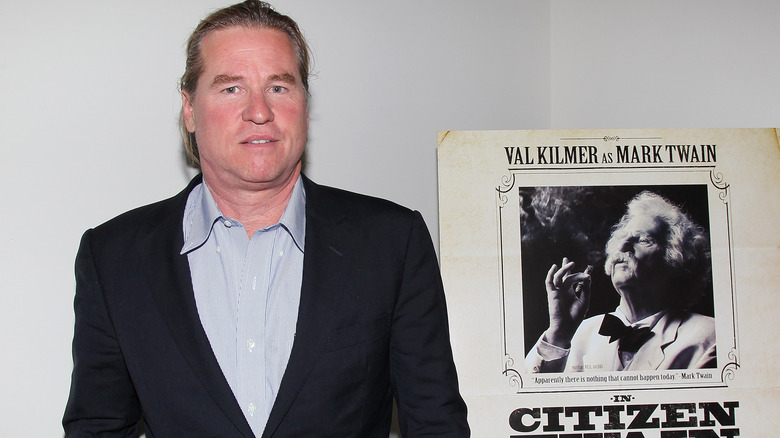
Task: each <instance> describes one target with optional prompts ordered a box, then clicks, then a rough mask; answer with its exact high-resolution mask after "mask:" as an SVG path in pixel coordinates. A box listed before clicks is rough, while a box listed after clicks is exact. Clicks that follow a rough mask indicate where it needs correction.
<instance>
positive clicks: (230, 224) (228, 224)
mask: <svg viewBox="0 0 780 438" xmlns="http://www.w3.org/2000/svg"><path fill="white" fill-rule="evenodd" d="M224 224H225V226H226V227H228V228H230V227H232V226H233V222H230V221H227V220H226V221H225V222H224Z"/></svg>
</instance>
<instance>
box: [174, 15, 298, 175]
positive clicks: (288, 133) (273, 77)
mask: <svg viewBox="0 0 780 438" xmlns="http://www.w3.org/2000/svg"><path fill="white" fill-rule="evenodd" d="M201 57H202V59H203V63H204V68H203V73H202V74H201V76H200V78H198V82H197V86H196V93H195V95H193V96H190V95H188V94H187V93H186V92H184V93H182V111H183V114H184V121H185V126H186V127H187V130H188V131H189V132H194V133H195V137H196V140H197V143H198V150H199V153H200V163H201V169H202V171H203V176H204V178H205V179H206V181H207V183H208V184H209V186H210V187H211V188H212V189H217V190H225V189H228V190H229V189H237V188H243V189H246V188H249V189H252V190H257V189H265V188H274V187H282V186H284V185H285V184H288V183H289V182H290V181H291V180H292V179H294V178H297V176H298V173H299V172H300V161H301V155H302V154H303V149H304V146H305V145H306V138H307V132H308V125H309V114H308V107H307V102H306V90H305V89H304V87H303V82H302V81H301V77H300V74H299V73H298V67H297V63H296V56H295V50H294V48H293V44H292V42H291V41H290V39H289V37H288V36H287V35H286V34H285V33H283V32H281V31H278V30H275V29H268V28H246V27H238V26H236V27H230V28H227V29H221V30H216V31H213V32H211V33H210V34H208V35H207V36H206V37H205V38H204V39H203V41H202V43H201Z"/></svg>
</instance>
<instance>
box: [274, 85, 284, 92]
mask: <svg viewBox="0 0 780 438" xmlns="http://www.w3.org/2000/svg"><path fill="white" fill-rule="evenodd" d="M284 90H285V88H284V87H282V86H281V85H274V86H273V87H271V93H282V92H284Z"/></svg>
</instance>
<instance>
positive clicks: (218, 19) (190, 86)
mask: <svg viewBox="0 0 780 438" xmlns="http://www.w3.org/2000/svg"><path fill="white" fill-rule="evenodd" d="M231 27H246V28H266V29H276V30H279V31H281V32H284V33H285V34H286V35H287V36H288V37H289V38H290V42H292V44H293V48H294V49H295V55H296V58H297V64H298V73H299V74H300V76H301V81H302V82H303V87H304V90H305V91H306V95H307V97H308V94H309V64H310V57H309V47H308V44H307V43H306V39H305V38H304V37H303V33H302V32H301V31H300V29H299V28H298V24H297V23H296V22H295V21H294V20H293V19H292V18H290V17H288V16H287V15H283V14H280V13H279V12H276V11H275V10H274V8H273V7H272V6H271V5H269V4H268V3H266V2H263V1H258V0H246V1H244V2H242V3H238V4H235V5H232V6H228V7H226V8H223V9H219V10H217V11H215V12H213V13H211V14H210V15H209V16H208V17H206V18H204V19H203V21H201V22H200V24H198V27H196V28H195V30H194V31H193V32H192V34H191V35H190V37H189V39H188V40H187V51H186V56H187V60H186V63H185V68H184V75H182V77H181V82H180V84H179V87H180V89H181V91H182V92H186V93H187V95H188V96H189V98H190V99H194V98H195V94H196V88H197V84H198V79H199V78H200V76H201V74H202V73H203V68H204V61H203V56H202V53H201V44H202V42H203V39H204V38H205V37H206V36H207V35H209V34H210V33H211V32H213V31H215V30H220V29H227V28H231ZM179 129H180V130H181V136H182V142H183V143H184V152H185V153H186V156H187V164H189V165H190V166H192V167H195V168H198V169H199V168H200V154H199V152H198V144H197V141H196V140H195V134H194V133H191V132H189V131H188V130H187V127H186V126H185V123H184V114H183V113H182V114H181V115H180V116H179Z"/></svg>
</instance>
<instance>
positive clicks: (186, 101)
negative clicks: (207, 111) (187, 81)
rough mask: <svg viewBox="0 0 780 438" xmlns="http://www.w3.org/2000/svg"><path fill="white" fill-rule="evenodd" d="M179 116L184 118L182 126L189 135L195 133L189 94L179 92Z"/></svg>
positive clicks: (193, 113)
mask: <svg viewBox="0 0 780 438" xmlns="http://www.w3.org/2000/svg"><path fill="white" fill-rule="evenodd" d="M181 114H182V116H183V118H184V126H185V127H186V128H187V131H188V132H190V133H194V132H195V109H194V107H193V101H192V98H191V97H190V95H189V93H187V92H186V91H182V92H181Z"/></svg>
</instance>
